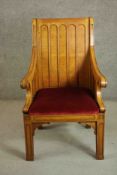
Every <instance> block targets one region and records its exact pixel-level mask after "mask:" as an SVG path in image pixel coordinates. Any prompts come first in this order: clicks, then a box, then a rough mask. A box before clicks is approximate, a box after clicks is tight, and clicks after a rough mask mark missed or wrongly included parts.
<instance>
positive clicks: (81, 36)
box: [76, 25, 89, 87]
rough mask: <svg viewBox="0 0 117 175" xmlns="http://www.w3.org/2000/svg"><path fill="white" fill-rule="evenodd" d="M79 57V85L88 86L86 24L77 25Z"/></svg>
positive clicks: (77, 60)
mask: <svg viewBox="0 0 117 175" xmlns="http://www.w3.org/2000/svg"><path fill="white" fill-rule="evenodd" d="M76 36H77V38H76V40H77V54H76V55H77V59H76V62H77V63H76V65H77V66H78V82H79V86H81V87H87V85H88V81H89V79H88V78H89V75H88V72H87V66H89V65H87V63H88V62H87V59H88V57H87V55H86V28H85V25H78V27H77V35H76Z"/></svg>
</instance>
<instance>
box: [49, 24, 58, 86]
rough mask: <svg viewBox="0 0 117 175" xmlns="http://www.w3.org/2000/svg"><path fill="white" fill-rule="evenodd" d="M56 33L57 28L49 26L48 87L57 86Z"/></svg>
mask: <svg viewBox="0 0 117 175" xmlns="http://www.w3.org/2000/svg"><path fill="white" fill-rule="evenodd" d="M57 39H58V32H57V26H56V25H51V26H50V58H49V67H50V87H57V86H58V44H57V43H58V41H57Z"/></svg>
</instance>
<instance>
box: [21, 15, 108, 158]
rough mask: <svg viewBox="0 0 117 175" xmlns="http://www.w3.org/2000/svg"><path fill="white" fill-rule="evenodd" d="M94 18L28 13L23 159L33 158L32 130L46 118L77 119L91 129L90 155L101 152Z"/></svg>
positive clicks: (102, 79) (101, 114)
mask: <svg viewBox="0 0 117 175" xmlns="http://www.w3.org/2000/svg"><path fill="white" fill-rule="evenodd" d="M93 30H94V20H93V18H79V19H33V21H32V35H33V37H32V60H31V64H30V67H29V70H28V73H27V74H26V76H25V77H24V78H23V80H22V81H21V87H22V88H24V89H26V91H27V93H26V101H25V105H24V108H23V116H24V128H25V142H26V160H33V159H34V145H33V136H34V131H35V129H36V128H38V127H39V126H40V125H41V124H44V123H47V122H80V123H85V124H87V125H89V126H91V127H93V128H94V129H95V134H96V158H97V159H103V158H104V116H105V107H104V104H103V100H102V96H101V88H103V87H106V85H107V80H106V78H105V77H104V76H103V75H102V74H101V72H100V71H99V68H98V66H97V63H96V58H95V52H94V35H93Z"/></svg>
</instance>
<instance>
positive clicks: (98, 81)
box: [90, 46, 107, 112]
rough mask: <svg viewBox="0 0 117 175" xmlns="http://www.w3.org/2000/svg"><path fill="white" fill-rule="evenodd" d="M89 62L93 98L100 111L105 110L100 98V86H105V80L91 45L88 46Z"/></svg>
mask: <svg viewBox="0 0 117 175" xmlns="http://www.w3.org/2000/svg"><path fill="white" fill-rule="evenodd" d="M90 62H91V71H92V74H93V77H94V84H95V90H94V92H93V93H94V94H95V99H96V101H97V103H98V105H99V108H100V112H105V106H104V103H103V99H102V93H101V88H104V87H106V86H107V80H106V78H105V77H104V75H103V74H102V73H101V72H100V70H99V68H98V65H97V62H96V56H95V51H94V47H93V46H92V47H90Z"/></svg>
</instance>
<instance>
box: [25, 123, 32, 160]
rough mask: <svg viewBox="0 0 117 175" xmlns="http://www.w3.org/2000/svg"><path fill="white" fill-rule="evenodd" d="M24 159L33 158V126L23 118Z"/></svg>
mask: <svg viewBox="0 0 117 175" xmlns="http://www.w3.org/2000/svg"><path fill="white" fill-rule="evenodd" d="M24 131H25V148H26V160H28V161H31V160H34V143H33V126H32V124H31V122H27V121H26V120H24Z"/></svg>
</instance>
